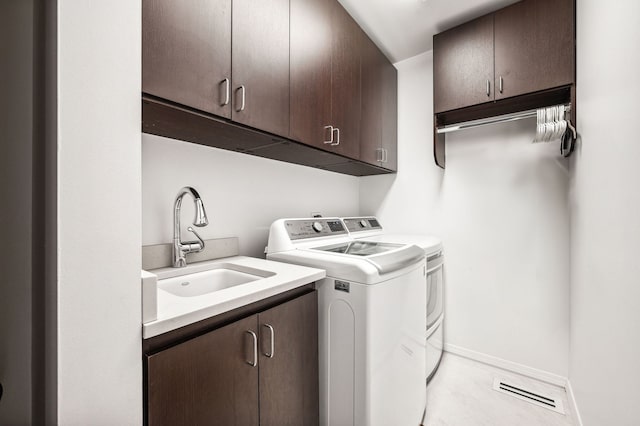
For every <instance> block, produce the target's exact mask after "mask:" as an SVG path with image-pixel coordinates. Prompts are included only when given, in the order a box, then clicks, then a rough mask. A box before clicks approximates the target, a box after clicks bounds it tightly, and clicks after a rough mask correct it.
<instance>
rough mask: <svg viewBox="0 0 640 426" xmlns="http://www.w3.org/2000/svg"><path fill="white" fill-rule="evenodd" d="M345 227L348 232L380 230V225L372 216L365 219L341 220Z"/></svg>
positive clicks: (351, 218)
mask: <svg viewBox="0 0 640 426" xmlns="http://www.w3.org/2000/svg"><path fill="white" fill-rule="evenodd" d="M342 220H344V224H345V225H346V226H347V229H348V230H349V232H358V231H371V230H374V229H377V230H382V225H380V222H378V219H376V218H375V217H373V216H367V217H349V218H345V219H342Z"/></svg>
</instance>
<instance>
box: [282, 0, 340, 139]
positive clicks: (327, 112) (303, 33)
mask: <svg viewBox="0 0 640 426" xmlns="http://www.w3.org/2000/svg"><path fill="white" fill-rule="evenodd" d="M333 2H334V0H291V4H290V7H291V52H290V67H291V85H290V99H291V104H290V105H291V112H290V118H291V121H290V130H289V137H290V138H291V139H294V140H297V141H300V142H303V143H305V144H308V145H312V146H315V147H318V148H321V149H328V146H327V145H328V143H327V144H325V141H330V139H331V134H330V128H329V126H331V51H332V45H331V43H332V37H331V13H332V10H333V7H332V6H333V5H332V3H333Z"/></svg>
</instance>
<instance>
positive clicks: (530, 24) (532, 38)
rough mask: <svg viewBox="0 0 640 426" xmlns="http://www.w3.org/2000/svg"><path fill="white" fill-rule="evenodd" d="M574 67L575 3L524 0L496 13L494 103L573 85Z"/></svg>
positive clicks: (571, 0) (571, 1)
mask: <svg viewBox="0 0 640 426" xmlns="http://www.w3.org/2000/svg"><path fill="white" fill-rule="evenodd" d="M574 62H575V25H574V0H524V1H521V2H519V3H516V4H513V5H511V6H508V7H505V8H504V9H501V10H499V11H497V12H495V67H496V72H495V87H496V91H495V97H496V100H497V99H503V98H508V97H511V96H517V95H522V94H526V93H532V92H537V91H540V90H546V89H552V88H555V87H559V86H565V85H569V84H572V83H573V82H574V75H575V71H574V69H575V65H574ZM501 78H502V90H500V89H501V82H500V79H501Z"/></svg>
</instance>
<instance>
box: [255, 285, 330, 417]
mask: <svg viewBox="0 0 640 426" xmlns="http://www.w3.org/2000/svg"><path fill="white" fill-rule="evenodd" d="M317 297H318V296H317V293H316V292H313V293H309V294H307V295H304V296H301V297H299V298H297V299H294V300H292V301H290V302H287V303H284V304H282V305H280V306H276V307H275V308H272V309H270V310H268V311H265V312H262V313H260V314H259V324H260V353H261V354H260V425H262V426H287V425H291V426H309V425H317V424H318V421H319V405H318V404H319V393H318V392H319V390H318V298H317Z"/></svg>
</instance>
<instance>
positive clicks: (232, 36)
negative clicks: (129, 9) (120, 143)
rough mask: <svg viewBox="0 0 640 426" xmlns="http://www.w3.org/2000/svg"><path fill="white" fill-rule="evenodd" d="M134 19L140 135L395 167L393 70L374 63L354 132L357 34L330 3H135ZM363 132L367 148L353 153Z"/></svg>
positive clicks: (306, 160)
mask: <svg viewBox="0 0 640 426" xmlns="http://www.w3.org/2000/svg"><path fill="white" fill-rule="evenodd" d="M232 10H233V13H231V12H232ZM142 19H143V37H142V39H143V75H142V80H143V81H142V89H143V101H144V102H143V125H142V129H143V132H145V133H151V134H155V135H160V136H165V137H170V138H174V139H179V140H184V141H190V142H195V143H200V144H205V145H209V146H214V147H218V148H222V149H229V150H234V151H237V152H244V153H249V154H253V155H258V156H262V157H267V158H273V159H278V160H282V161H286V162H292V163H296V164H302V165H309V166H312V167H317V168H321V169H325V170H337V171H339V172H340V173H347V174H351V175H355V176H362V175H373V174H383V173H388V172H389V171H394V170H395V169H396V166H395V149H396V148H395V143H396V141H395V134H396V132H397V129H396V126H397V123H396V122H395V120H396V118H395V117H396V115H397V111H396V110H395V109H396V108H397V104H396V102H397V100H396V99H395V97H396V96H397V88H396V86H395V84H397V82H396V81H395V78H396V77H395V75H393V76H391V74H392V73H393V72H395V69H388V68H387V72H384V71H383V70H382V69H378V68H377V67H382V68H385V66H389V65H390V64H388V63H384V64H383V63H382V62H376V70H375V75H373V76H372V77H371V79H369V80H368V81H367V83H365V85H366V90H367V96H370V97H373V98H375V101H373V102H371V103H369V101H367V104H366V105H368V107H367V108H370V109H369V110H367V111H364V114H365V115H366V117H367V118H366V120H367V121H369V120H370V123H372V126H374V127H372V128H369V127H366V126H365V127H363V125H362V124H361V120H362V118H361V117H362V114H363V112H362V111H361V108H362V105H363V104H362V99H361V97H362V92H361V90H362V88H361V85H362V84H363V83H362V81H361V80H362V76H361V72H362V71H361V56H362V55H363V52H362V51H361V50H362V49H363V40H364V39H367V40H368V38H367V37H366V35H364V33H363V32H362V30H361V29H360V27H359V26H358V25H357V24H356V22H355V21H354V20H353V19H352V18H351V17H350V16H349V14H348V13H347V12H346V11H345V10H344V8H343V7H342V6H341V5H340V4H339V3H338V2H337V1H336V0H265V1H261V2H254V1H251V0H188V1H179V2H177V1H171V0H143V10H142ZM375 49H376V48H375V46H374V50H375ZM377 52H378V53H379V51H377ZM365 54H366V53H365ZM379 59H380V58H376V59H375V60H376V61H377V60H379ZM385 60H386V58H385ZM387 62H388V61H387ZM388 71H391V73H389V72H388ZM384 76H389V77H390V78H389V81H390V82H391V80H394V81H393V82H392V84H393V85H387V84H386V83H385V81H386V80H385V77H384ZM378 108H380V110H378ZM372 114H373V115H372ZM374 116H375V118H372V117H374ZM389 117H392V119H388V118H389ZM225 128H226V129H225ZM371 131H375V132H376V133H378V132H379V133H380V134H381V135H376V136H375V137H374V138H370V137H369V136H367V135H365V138H366V142H365V143H367V144H369V143H375V144H377V146H378V148H377V149H378V150H379V151H378V152H376V151H375V149H374V150H373V157H371V155H372V152H371V151H370V150H369V148H368V147H367V148H366V149H365V150H363V153H364V154H363V156H361V154H360V152H361V135H362V134H363V133H367V134H369V133H371ZM256 132H260V133H261V134H259V135H258V134H256ZM244 135H249V136H250V138H249V139H246V138H244ZM283 138H288V139H289V140H283ZM374 139H375V141H376V142H372V141H373V140H374ZM327 141H332V143H325V142H327ZM389 141H393V142H389ZM385 144H386V145H385ZM382 149H384V150H385V151H384V153H385V154H386V155H380V154H379V152H380V151H381V150H382ZM376 157H377V158H385V159H388V160H387V162H383V161H376V159H377V158H376Z"/></svg>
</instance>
